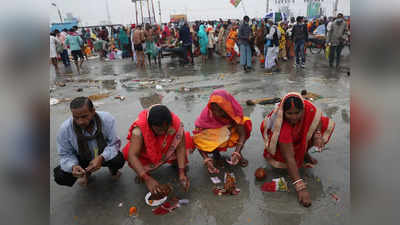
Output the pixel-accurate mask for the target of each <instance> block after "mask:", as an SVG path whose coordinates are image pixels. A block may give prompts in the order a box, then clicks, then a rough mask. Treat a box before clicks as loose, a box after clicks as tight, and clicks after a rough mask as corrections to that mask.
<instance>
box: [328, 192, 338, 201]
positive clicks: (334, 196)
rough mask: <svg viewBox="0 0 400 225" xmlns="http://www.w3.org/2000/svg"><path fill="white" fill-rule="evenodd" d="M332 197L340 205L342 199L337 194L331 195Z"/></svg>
mask: <svg viewBox="0 0 400 225" xmlns="http://www.w3.org/2000/svg"><path fill="white" fill-rule="evenodd" d="M330 195H331V197H332V198H333V199H334V200H335V202H336V203H338V202H339V201H340V198H339V197H338V196H337V195H336V194H334V193H330Z"/></svg>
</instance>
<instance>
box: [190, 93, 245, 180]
mask: <svg viewBox="0 0 400 225" xmlns="http://www.w3.org/2000/svg"><path fill="white" fill-rule="evenodd" d="M195 126H196V128H195V130H194V131H193V142H194V144H195V146H196V148H198V149H199V152H200V154H201V156H202V157H203V159H204V164H205V165H206V167H207V169H208V172H209V173H211V174H213V173H219V170H218V169H217V168H216V167H215V166H214V164H213V162H212V159H211V158H210V157H208V154H209V153H213V154H214V158H215V159H221V156H220V154H219V152H220V151H226V150H227V149H228V148H233V147H236V149H235V151H234V152H233V153H232V156H231V159H230V161H228V163H230V164H232V165H237V164H238V163H240V165H241V166H243V167H245V166H247V163H248V162H247V160H246V159H244V158H243V156H242V153H241V151H242V149H243V146H244V144H245V143H246V141H247V139H248V138H249V137H250V133H251V120H250V118H248V117H245V116H243V109H242V107H241V106H240V104H239V103H238V102H237V101H236V99H235V98H234V97H233V96H232V95H231V94H230V93H228V92H227V91H225V90H222V89H220V90H215V91H214V92H213V93H212V94H211V96H210V100H209V101H208V104H207V106H206V107H205V108H204V109H203V111H202V112H201V114H200V116H199V117H198V118H197V120H196V122H195Z"/></svg>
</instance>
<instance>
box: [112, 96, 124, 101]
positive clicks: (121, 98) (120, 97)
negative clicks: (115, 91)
mask: <svg viewBox="0 0 400 225" xmlns="http://www.w3.org/2000/svg"><path fill="white" fill-rule="evenodd" d="M114 99H119V100H121V101H124V100H125V96H121V95H118V96H115V97H114Z"/></svg>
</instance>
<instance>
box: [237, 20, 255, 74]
mask: <svg viewBox="0 0 400 225" xmlns="http://www.w3.org/2000/svg"><path fill="white" fill-rule="evenodd" d="M249 20H250V18H249V17H248V16H244V17H243V23H242V25H240V28H239V45H240V65H241V66H243V69H244V71H245V72H247V71H250V70H251V48H250V36H252V30H251V28H250V25H249Z"/></svg>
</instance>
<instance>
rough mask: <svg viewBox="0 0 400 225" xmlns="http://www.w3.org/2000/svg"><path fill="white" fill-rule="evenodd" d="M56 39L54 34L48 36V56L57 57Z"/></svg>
mask: <svg viewBox="0 0 400 225" xmlns="http://www.w3.org/2000/svg"><path fill="white" fill-rule="evenodd" d="M56 41H57V39H56V38H55V37H54V36H50V58H56V57H57V50H56Z"/></svg>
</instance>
